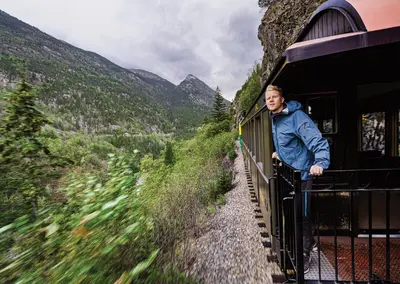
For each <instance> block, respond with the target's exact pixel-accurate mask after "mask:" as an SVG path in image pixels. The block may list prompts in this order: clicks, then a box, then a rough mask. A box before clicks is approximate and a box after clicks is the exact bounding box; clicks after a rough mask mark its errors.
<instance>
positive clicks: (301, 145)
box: [265, 85, 330, 273]
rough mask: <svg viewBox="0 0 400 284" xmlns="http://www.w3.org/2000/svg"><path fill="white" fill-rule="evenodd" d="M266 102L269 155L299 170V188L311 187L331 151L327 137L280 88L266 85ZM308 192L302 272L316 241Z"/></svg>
mask: <svg viewBox="0 0 400 284" xmlns="http://www.w3.org/2000/svg"><path fill="white" fill-rule="evenodd" d="M265 103H266V105H267V108H268V110H270V117H271V120H272V137H273V142H274V147H275V152H274V153H273V154H272V158H278V159H279V160H281V161H283V162H284V163H286V164H288V165H290V166H292V167H293V168H295V169H298V170H304V172H302V174H301V179H302V183H301V186H302V189H306V190H311V189H312V176H320V175H322V174H323V171H324V170H326V169H327V168H328V167H329V164H330V153H329V144H328V142H327V140H326V139H325V138H324V137H322V134H321V132H320V131H319V129H318V128H317V126H316V125H315V124H314V122H313V121H312V120H311V118H310V117H309V116H308V115H307V114H306V113H305V112H303V111H302V105H301V104H300V103H299V102H297V101H288V102H285V98H284V96H283V92H282V89H281V88H279V87H278V86H273V85H269V86H268V87H267V89H266V91H265ZM310 203H311V194H309V193H308V192H305V193H304V212H303V213H304V215H303V254H304V272H305V273H307V272H308V271H309V266H310V262H311V257H310V253H311V250H316V249H317V245H316V242H315V240H314V237H313V233H312V224H311V217H310V214H311V210H310V209H311V206H310V205H311V204H310Z"/></svg>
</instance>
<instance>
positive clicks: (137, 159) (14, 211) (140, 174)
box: [0, 86, 235, 283]
mask: <svg viewBox="0 0 400 284" xmlns="http://www.w3.org/2000/svg"><path fill="white" fill-rule="evenodd" d="M25 88H26V86H24V87H23V89H18V90H19V91H16V92H15V93H8V94H6V95H5V97H4V98H5V99H7V100H5V101H4V100H3V101H2V105H3V106H4V109H6V110H7V111H6V112H5V115H4V116H3V117H2V118H1V122H0V125H1V127H2V128H1V129H2V138H1V141H2V143H3V144H2V145H5V146H3V149H8V148H7V147H11V146H12V147H14V149H16V148H15V147H17V146H16V145H18V147H20V148H18V149H23V147H25V144H24V143H36V144H35V145H37V148H33V149H34V151H32V150H31V149H32V148H29V149H30V151H27V152H26V151H19V152H18V151H17V152H12V154H10V155H9V156H4V157H8V158H9V159H11V160H10V161H12V163H11V162H8V163H2V164H1V167H2V168H1V174H2V175H3V176H2V179H1V183H2V186H3V189H8V191H2V192H1V193H0V194H2V197H3V198H2V199H1V201H0V206H1V208H0V209H1V210H2V212H6V213H5V214H2V215H1V218H0V279H1V282H6V281H10V282H18V283H49V282H50V283H52V282H57V281H58V282H63V283H64V282H65V283H70V282H80V283H131V282H132V281H133V282H135V283H142V282H143V283H149V282H157V283H176V282H177V281H178V282H179V283H194V282H195V280H194V279H193V278H192V277H189V276H186V275H185V274H184V273H183V271H186V270H187V269H188V267H187V263H188V262H189V261H188V260H189V259H190V258H191V257H192V256H191V254H190V246H189V245H188V244H189V242H190V240H191V239H192V238H193V237H194V234H196V233H195V232H197V231H198V230H199V229H200V227H201V225H202V224H203V223H204V221H205V220H206V217H207V215H208V214H210V213H212V212H214V211H215V209H212V210H211V209H210V208H216V207H217V206H219V205H222V204H224V196H223V195H224V193H226V192H227V191H228V190H230V188H231V186H232V172H231V169H230V168H229V167H227V166H226V165H224V163H222V160H226V159H228V160H229V157H230V158H231V159H234V157H235V156H234V155H232V153H234V152H235V151H234V141H235V140H234V138H235V133H234V132H229V121H228V120H224V121H222V122H219V123H216V122H210V123H208V124H206V125H203V127H201V128H200V129H198V134H197V135H196V136H195V137H194V138H192V139H190V140H180V141H177V140H175V141H174V140H171V138H170V137H168V136H157V135H129V134H127V133H125V132H123V131H121V130H116V131H114V132H113V133H112V134H103V135H96V134H90V133H85V132H75V131H62V130H60V129H57V128H55V127H54V126H52V125H51V121H50V119H49V118H47V117H46V116H44V115H43V114H42V113H40V112H36V108H35V103H34V101H32V100H31V99H29V100H28V99H27V98H34V94H35V92H36V90H35V91H33V90H32V89H29V88H26V89H25ZM31 96H32V97H31ZM8 98H13V99H12V100H9V99H8ZM15 102H20V104H17V103H15ZM22 102H24V103H22ZM28 102H29V103H28ZM18 105H20V108H21V110H24V111H27V110H29V111H28V114H29V115H31V116H27V117H30V119H29V120H27V119H26V117H25V118H24V115H19V116H18V117H16V116H15V115H14V116H13V114H15V113H17V112H18V113H19V114H23V113H24V111H21V110H18V108H17V106H18ZM21 106H29V107H28V108H26V109H25V108H24V107H21ZM33 114H34V116H33ZM11 118H13V119H11ZM16 119H18V122H16ZM9 123H14V124H13V127H7V125H8V124H9ZM28 126H29V127H28ZM28 130H29V131H28ZM24 131H25V132H24ZM17 134H18V135H17ZM24 135H25V136H24ZM5 141H8V142H7V143H5ZM32 141H33V142H32ZM18 143H19V144H18ZM32 153H34V154H35V155H32ZM38 153H41V154H40V155H39V154H38ZM28 154H30V155H31V156H29V159H28V160H27V159H26V157H27V155H28ZM24 155H25V156H24ZM2 157H3V156H2ZM60 157H63V159H61V158H60ZM53 158H60V159H61V160H62V161H68V163H67V164H65V165H63V167H60V169H59V170H57V171H53V170H49V167H44V168H43V169H46V171H44V172H43V175H38V176H36V175H35V174H33V172H29V171H28V169H29V166H27V165H36V164H44V165H48V166H53V164H51V163H50V161H52V159H53ZM26 161H29V163H28V164H26ZM19 163H20V164H19ZM22 163H25V164H22ZM55 172H57V175H53V174H54V173H55ZM38 173H40V172H38ZM50 173H51V174H52V175H48V174H50ZM21 177H23V180H21V182H22V181H25V182H28V181H29V182H31V183H33V181H36V180H38V181H39V180H40V186H39V184H38V185H36V184H35V185H36V186H37V188H38V189H40V191H35V192H34V193H35V194H37V196H38V199H37V204H36V205H35V206H36V214H35V218H32V215H33V214H32V202H31V201H30V200H29V199H26V195H25V194H24V187H23V184H24V183H21V184H17V183H15V180H20V179H21ZM39 177H40V178H39ZM33 184H34V183H33ZM11 188H13V189H15V190H14V191H13V192H12V194H10V193H9V190H10V189H11ZM39 192H40V193H41V194H39Z"/></svg>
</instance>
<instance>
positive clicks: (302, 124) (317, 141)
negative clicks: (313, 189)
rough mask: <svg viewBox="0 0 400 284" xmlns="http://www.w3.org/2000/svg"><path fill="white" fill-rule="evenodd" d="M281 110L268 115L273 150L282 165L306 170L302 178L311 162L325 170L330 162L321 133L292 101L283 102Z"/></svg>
mask: <svg viewBox="0 0 400 284" xmlns="http://www.w3.org/2000/svg"><path fill="white" fill-rule="evenodd" d="M284 104H285V106H284V109H283V110H282V112H280V113H278V114H272V113H271V114H270V115H271V118H272V136H273V140H274V146H275V151H276V152H277V154H278V156H279V158H280V159H281V160H282V161H283V162H285V163H286V164H288V165H290V166H292V167H293V168H295V169H298V170H306V171H307V172H303V173H302V175H301V179H302V180H310V179H312V176H311V175H310V173H309V170H310V168H311V166H312V165H319V166H321V167H322V168H323V169H327V168H328V167H329V164H330V153H329V144H328V142H327V140H326V139H325V138H324V137H322V134H321V132H320V131H319V129H318V128H317V126H316V125H315V124H314V122H313V121H312V120H311V118H310V117H309V116H308V115H307V114H305V113H304V112H303V111H302V110H301V108H302V105H301V104H300V103H299V102H296V101H289V102H287V103H284Z"/></svg>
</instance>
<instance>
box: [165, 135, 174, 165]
mask: <svg viewBox="0 0 400 284" xmlns="http://www.w3.org/2000/svg"><path fill="white" fill-rule="evenodd" d="M174 162H175V156H174V150H173V148H172V143H171V142H170V141H167V145H166V149H165V157H164V164H165V165H167V166H168V165H173V164H174Z"/></svg>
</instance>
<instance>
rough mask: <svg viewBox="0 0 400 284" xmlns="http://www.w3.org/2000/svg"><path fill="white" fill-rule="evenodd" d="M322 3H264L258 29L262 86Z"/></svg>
mask: <svg viewBox="0 0 400 284" xmlns="http://www.w3.org/2000/svg"><path fill="white" fill-rule="evenodd" d="M323 2H325V0H275V1H266V2H265V6H266V8H267V10H266V12H265V15H264V17H263V18H262V20H261V25H260V26H259V28H258V39H259V40H260V41H261V44H262V46H263V48H264V57H263V61H262V66H261V74H262V78H261V79H262V83H264V82H265V81H266V80H267V78H268V76H269V74H270V73H271V71H272V69H273V68H274V66H275V64H276V63H277V62H278V60H279V57H280V56H281V55H282V53H283V52H284V51H285V49H286V48H287V47H288V46H289V45H291V44H292V43H293V42H294V41H295V40H296V38H297V35H298V34H299V32H300V31H301V30H302V29H303V27H304V25H305V24H306V23H307V21H308V20H309V18H310V16H311V15H312V13H313V12H314V11H315V10H316V9H317V8H318V7H319V6H320V5H321V4H322V3H323Z"/></svg>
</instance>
